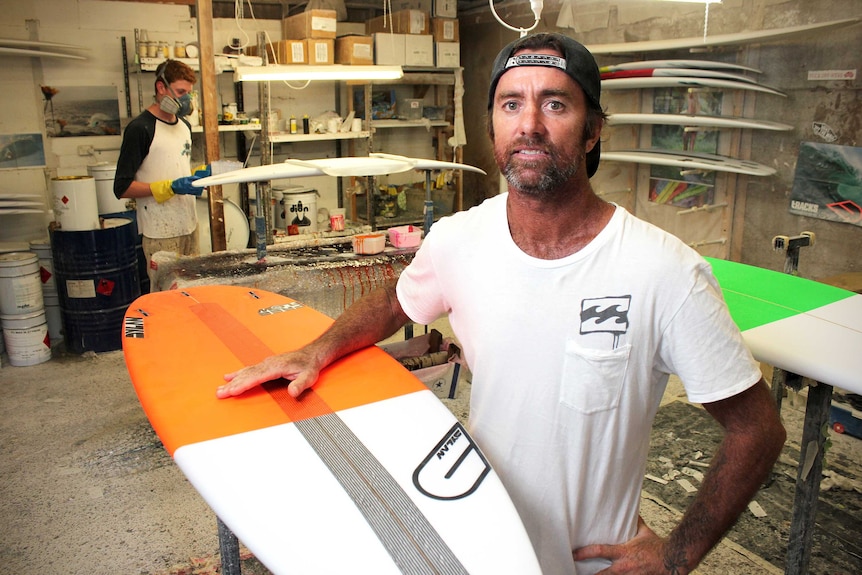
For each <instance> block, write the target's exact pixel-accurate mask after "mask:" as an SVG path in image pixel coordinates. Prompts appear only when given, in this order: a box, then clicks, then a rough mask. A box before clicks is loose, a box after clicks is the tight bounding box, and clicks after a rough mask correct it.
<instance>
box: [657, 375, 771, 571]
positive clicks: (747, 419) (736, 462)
mask: <svg viewBox="0 0 862 575" xmlns="http://www.w3.org/2000/svg"><path fill="white" fill-rule="evenodd" d="M740 395H741V396H740V397H738V398H736V399H733V400H727V401H728V402H731V403H732V404H733V405H723V406H716V405H715V404H713V406H707V409H708V410H709V411H710V413H712V414H713V415H714V416H715V417H716V419H717V420H718V421H719V422H720V423H722V425H723V426H724V427H725V436H724V439H723V440H722V442H721V444H720V445H719V447H718V450H717V451H716V453H715V455H714V456H713V458H712V462H711V464H710V467H709V470H708V471H707V473H706V476H705V477H704V481H703V484H702V485H701V487H700V489H699V490H698V493H697V496H696V497H695V499H694V501H693V502H692V503H691V505H689V507H688V509H687V510H686V512H685V515H684V516H683V518H682V520H681V521H680V523H679V525H678V526H677V527H676V528H675V529H674V530H673V532H671V534H670V537H669V538H668V542H667V546H666V553H665V564H666V567H667V572H668V573H674V574H677V573H679V574H682V573H688V572H690V571H691V570H693V569H694V568H695V567H696V566H697V564H698V563H699V562H700V561H701V559H703V557H704V556H705V555H706V554H707V553H708V552H709V551H710V549H712V547H714V546H715V545H716V544H717V543H718V542H719V541H720V540H721V538H722V537H723V536H724V534H725V533H726V532H727V531H728V530H729V529H730V528H731V527H732V526H733V525H734V523H736V521H737V519H738V518H739V516H740V514H741V513H742V512H743V511H744V510H745V508H746V506H747V505H748V503H749V502H750V501H751V499H752V498H753V497H754V495H755V494H756V493H757V490H758V489H759V488H760V486H761V485H762V484H763V482H764V481H765V479H766V478H767V476H768V474H769V472H770V470H771V469H772V466H773V464H774V463H775V460H776V459H777V458H778V455H779V453H780V452H781V448H782V446H783V445H784V439H785V436H786V435H785V431H784V428H783V427H782V425H781V422H780V420H779V418H778V412H777V410H776V409H775V405H774V403H773V402H772V400H771V398H770V396H769V391H768V389H767V388H766V386H765V384H764V383H763V382H762V381H761V382H760V383H758V384H757V385H756V386H754V387H753V388H752V389H750V390H748V391H746V392H744V393H743V394H740ZM721 403H724V402H721ZM731 413H732V414H733V415H732V416H731V415H730V414H731Z"/></svg>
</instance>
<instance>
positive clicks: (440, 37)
mask: <svg viewBox="0 0 862 575" xmlns="http://www.w3.org/2000/svg"><path fill="white" fill-rule="evenodd" d="M431 35H432V36H433V37H434V41H435V42H459V41H460V40H461V39H460V38H459V37H458V19H457V18H431Z"/></svg>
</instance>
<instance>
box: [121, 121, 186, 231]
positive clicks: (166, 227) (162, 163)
mask: <svg viewBox="0 0 862 575" xmlns="http://www.w3.org/2000/svg"><path fill="white" fill-rule="evenodd" d="M191 151H192V134H191V128H190V127H189V125H188V124H187V123H186V122H185V120H181V119H177V120H176V121H175V122H174V123H172V124H171V123H168V122H165V121H163V120H160V119H159V118H157V117H156V116H155V115H153V114H152V113H150V112H149V111H148V110H145V111H144V112H142V113H141V114H140V115H139V116H138V117H137V118H135V119H134V120H132V121H131V122H129V125H128V126H126V130H125V131H124V132H123V144H122V148H121V150H120V158H119V160H118V161H117V173H116V176H115V178H114V180H115V181H114V193H115V194H116V195H117V196H118V197H119V196H120V195H121V194H122V193H123V192H125V190H126V188H128V186H129V184H130V183H131V182H132V181H133V180H137V181H139V182H148V183H149V182H158V181H160V180H175V179H177V178H183V177H186V176H188V175H189V174H190V168H189V164H190V162H191ZM136 204H137V212H138V228H139V229H140V230H141V233H143V235H145V236H146V237H148V238H153V239H163V238H175V237H179V236H185V235H188V234H190V233H192V232H193V231H195V228H196V227H197V212H196V211H195V197H194V196H191V195H181V194H178V195H174V196H171V198H170V199H168V200H167V201H165V202H162V203H161V204H160V203H158V202H156V200H155V198H153V197H152V196H148V197H144V198H137V200H136Z"/></svg>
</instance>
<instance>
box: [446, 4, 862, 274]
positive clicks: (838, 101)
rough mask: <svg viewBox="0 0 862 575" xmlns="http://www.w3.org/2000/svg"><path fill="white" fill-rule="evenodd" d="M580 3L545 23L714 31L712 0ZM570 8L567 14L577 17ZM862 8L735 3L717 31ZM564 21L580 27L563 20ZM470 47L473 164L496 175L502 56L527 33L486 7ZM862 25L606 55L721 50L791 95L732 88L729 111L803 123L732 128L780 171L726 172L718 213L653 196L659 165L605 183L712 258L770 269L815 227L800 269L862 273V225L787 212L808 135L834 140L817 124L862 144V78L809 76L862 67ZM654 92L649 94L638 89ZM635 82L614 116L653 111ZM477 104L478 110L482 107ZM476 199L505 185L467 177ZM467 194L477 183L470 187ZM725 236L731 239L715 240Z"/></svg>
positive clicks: (719, 12)
mask: <svg viewBox="0 0 862 575" xmlns="http://www.w3.org/2000/svg"><path fill="white" fill-rule="evenodd" d="M572 4H573V5H574V12H572V13H569V14H568V15H567V13H566V12H565V10H562V16H563V18H560V16H561V3H560V2H557V1H555V0H550V1H546V2H545V9H544V13H543V17H542V20H541V23H540V25H539V28H538V29H537V31H559V32H562V33H565V34H567V35H570V36H572V37H574V38H576V39H578V40H579V41H581V42H582V43H584V44H586V45H590V44H604V43H611V42H623V41H639V40H657V39H673V38H684V37H692V36H703V33H704V22H705V12H704V7H703V6H701V5H692V4H676V3H673V4H671V3H662V2H642V1H625V0H617V1H614V0H608V1H596V2H591V1H577V0H574V1H573V2H572ZM498 12H499V13H500V15H501V16H502V17H503V18H504V19H505V20H506V21H507V22H508V23H509V24H512V25H515V26H529V25H530V24H532V21H533V17H532V15H531V14H530V12H529V4H528V3H526V2H524V3H510V4H506V5H505V6H503V7H501V8H500V9H498ZM566 16H568V18H566ZM850 17H862V3H860V2H858V0H791V1H779V0H724V2H723V4H721V5H712V6H710V9H709V16H708V34H710V35H712V34H723V33H731V32H738V31H742V30H759V29H767V28H778V27H785V26H795V25H799V24H808V23H812V22H823V21H829V20H837V19H842V18H850ZM558 18H559V22H560V23H561V24H564V23H565V20H568V21H569V22H571V23H573V24H572V25H573V26H574V28H571V27H565V28H563V27H558V26H557V24H558ZM461 30H462V34H461V37H462V54H466V55H468V56H466V57H464V58H463V63H464V66H465V82H466V86H465V89H466V94H465V103H464V105H465V109H467V110H468V111H470V112H469V113H468V114H467V118H466V120H467V133H468V135H469V136H470V143H469V145H468V147H467V148H466V151H465V161H467V162H468V163H473V164H476V165H479V166H481V167H482V168H484V169H485V170H486V171H488V172H489V173H490V174H492V176H496V175H497V174H498V171H497V169H496V166H495V165H494V161H493V155H492V148H491V145H490V142H489V141H488V138H487V136H483V133H484V131H485V121H486V109H487V86H488V79H489V75H490V67H491V63H492V62H493V59H494V56H495V55H496V53H497V52H498V51H499V49H500V48H502V46H504V45H505V44H506V43H507V42H509V41H511V40H514V39H515V38H516V37H517V33H515V32H511V31H508V30H505V29H504V28H502V27H501V26H500V25H499V24H498V23H497V22H496V21H494V19H493V16H492V15H491V14H490V13H489V11H488V10H487V8H476V9H474V10H472V11H471V12H468V13H465V14H462V15H461ZM860 33H862V25H855V26H853V27H849V28H845V29H840V30H837V31H830V32H827V33H825V34H821V35H811V36H807V37H805V38H799V39H794V40H792V41H784V42H779V43H768V44H762V45H748V46H734V47H727V48H720V49H715V50H713V51H710V52H708V53H696V54H691V53H689V52H686V51H679V52H661V53H647V54H633V55H631V54H630V55H625V56H599V57H598V58H597V60H598V62H599V65H605V64H611V63H616V62H623V61H631V60H648V59H658V58H697V59H714V60H722V61H730V62H738V63H744V64H748V65H751V66H754V67H757V68H760V69H761V70H763V72H764V73H763V74H762V76H761V78H760V80H761V81H762V82H763V83H765V84H768V85H772V86H776V87H778V88H780V89H781V90H783V91H785V92H786V93H787V94H788V97H787V98H780V97H775V96H769V95H763V96H760V95H758V96H756V97H754V96H753V95H752V94H746V95H744V96H742V95H739V94H736V95H732V96H731V97H726V101H725V103H726V104H728V105H729V106H730V109H729V110H727V111H724V112H723V113H725V114H728V113H732V114H735V115H744V116H749V117H755V118H760V119H766V120H773V121H778V122H784V123H788V124H791V125H793V126H794V127H795V130H794V131H793V132H781V133H776V132H763V131H751V133H748V132H749V131H745V132H743V133H742V134H739V133H737V134H736V135H730V134H724V133H723V134H722V135H721V136H720V140H719V143H720V144H719V145H720V148H722V149H727V150H728V151H732V152H733V153H729V154H728V155H732V156H735V157H743V158H749V159H752V160H754V161H757V162H759V163H762V164H766V165H768V166H772V167H774V168H776V170H777V174H776V175H775V176H772V177H767V178H756V177H726V176H722V177H720V178H719V180H718V181H717V189H718V188H721V189H720V190H718V194H719V196H718V198H717V201H721V202H727V203H728V206H727V207H726V208H722V209H719V210H715V211H714V212H710V214H698V215H695V216H677V215H676V212H677V211H678V210H677V209H676V208H673V207H669V206H657V205H655V204H651V203H650V202H648V201H647V199H646V193H647V192H646V185H647V177H648V176H646V174H648V171H649V168H648V167H637V166H634V165H626V164H621V163H610V162H606V163H604V164H602V166H601V168H600V170H599V173H598V174H597V175H596V176H595V177H594V178H593V185H594V187H595V188H596V190H597V192H598V193H600V194H603V195H604V196H605V197H606V199H609V200H611V201H615V202H617V203H620V204H621V205H624V206H625V207H627V208H628V209H629V210H631V211H633V212H635V213H636V214H637V215H639V216H640V217H643V218H645V219H647V220H650V221H653V222H654V223H656V224H657V225H659V226H661V227H663V228H665V229H668V230H669V231H671V232H673V233H675V234H676V235H678V236H679V237H681V238H682V239H683V240H684V241H686V242H689V243H691V244H693V245H695V246H696V247H698V249H699V251H701V252H702V253H704V255H716V256H719V257H727V258H730V259H735V260H738V261H743V262H746V263H750V264H755V265H758V266H761V267H765V268H770V269H776V270H781V269H783V266H784V255H783V254H782V253H781V252H774V251H773V250H772V238H773V236H776V235H789V236H793V235H796V234H799V233H800V232H802V231H803V230H806V231H812V232H814V233H815V235H816V242H815V246H814V247H809V248H804V249H803V251H802V255H801V257H800V274H801V275H802V276H804V277H809V278H824V277H828V276H832V275H835V274H839V273H844V272H858V271H860V270H862V258H860V256H859V246H860V243H862V228H860V227H857V226H854V225H850V224H845V223H835V222H829V221H824V220H820V219H815V218H809V217H803V216H797V215H792V214H790V213H789V212H788V207H789V204H790V200H789V194H790V190H791V188H792V184H793V178H794V171H795V166H796V158H797V154H798V150H799V145H800V143H801V142H823V141H824V140H822V139H821V138H820V137H819V136H817V135H815V133H814V131H813V123H814V122H825V123H827V124H829V125H830V126H831V127H832V128H833V129H834V131H835V132H836V134H837V139H836V140H835V141H834V142H832V143H833V144H837V145H843V146H859V145H860V143H859V142H860V140H862V120H860V118H862V109H860V108H862V105H860V94H859V90H860V85H862V80H860V79H859V78H857V79H855V80H842V81H809V80H808V79H807V72H808V71H811V70H855V71H857V73H858V72H859V71H862V50H860V47H862V45H860V40H859V38H860ZM639 92H645V91H639ZM647 100H648V98H646V97H645V96H644V95H643V94H640V93H638V92H635V91H632V92H628V93H622V92H614V93H606V94H605V95H604V96H603V104H604V105H605V106H606V108H607V111H608V112H609V113H613V112H637V111H642V108H641V106H643V104H644V102H645V101H647ZM474 112H475V113H474ZM640 138H642V136H641V135H639V134H638V131H637V129H634V128H631V127H626V128H624V129H621V128H606V130H605V134H604V135H603V149H606V150H607V149H614V148H616V149H621V148H624V147H635V146H636V145H637V144H638V142H639V139H640ZM465 181H466V190H468V191H469V192H470V196H469V197H468V200H472V201H473V202H478V201H481V199H483V198H485V197H488V196H490V195H493V194H495V193H497V190H498V178H497V177H490V178H476V177H475V176H474V175H473V174H470V175H468V177H467V178H466V179H465ZM465 195H466V192H465ZM716 239H721V240H723V243H709V242H712V241H714V240H716Z"/></svg>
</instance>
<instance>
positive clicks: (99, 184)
mask: <svg viewBox="0 0 862 575" xmlns="http://www.w3.org/2000/svg"><path fill="white" fill-rule="evenodd" d="M116 172H117V166H116V165H115V164H109V163H107V162H102V163H99V164H91V165H89V166H87V173H88V174H90V175H91V176H93V179H95V180H96V203H97V205H98V207H99V214H114V213H117V212H127V211H129V208H128V205H127V204H128V203H129V200H126V199H118V198H117V196H115V195H114V174H116Z"/></svg>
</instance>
